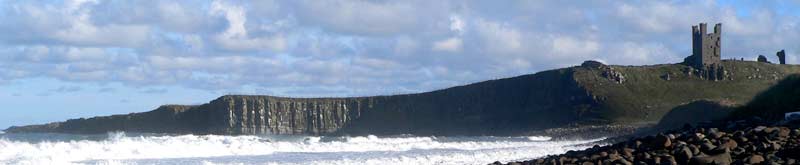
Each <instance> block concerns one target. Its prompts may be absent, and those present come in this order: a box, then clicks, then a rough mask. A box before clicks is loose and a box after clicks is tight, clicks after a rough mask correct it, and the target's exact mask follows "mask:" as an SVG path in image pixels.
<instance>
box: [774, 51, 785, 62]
mask: <svg viewBox="0 0 800 165" xmlns="http://www.w3.org/2000/svg"><path fill="white" fill-rule="evenodd" d="M776 55H777V56H778V61H779V62H780V64H786V51H785V50H781V51H778V53H777V54H776Z"/></svg>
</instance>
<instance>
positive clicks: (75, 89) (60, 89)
mask: <svg viewBox="0 0 800 165" xmlns="http://www.w3.org/2000/svg"><path fill="white" fill-rule="evenodd" d="M81 90H83V88H82V87H79V86H61V87H58V88H56V89H51V90H50V92H56V93H70V92H78V91H81Z"/></svg>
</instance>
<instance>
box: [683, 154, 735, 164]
mask: <svg viewBox="0 0 800 165" xmlns="http://www.w3.org/2000/svg"><path fill="white" fill-rule="evenodd" d="M732 162H733V160H732V159H731V154H730V153H728V152H724V153H720V154H716V155H699V156H695V157H693V158H692V159H691V160H690V161H689V164H731V163H732Z"/></svg>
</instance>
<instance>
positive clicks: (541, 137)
mask: <svg viewBox="0 0 800 165" xmlns="http://www.w3.org/2000/svg"><path fill="white" fill-rule="evenodd" d="M550 139H553V138H552V137H549V136H528V140H531V141H548V140H550Z"/></svg>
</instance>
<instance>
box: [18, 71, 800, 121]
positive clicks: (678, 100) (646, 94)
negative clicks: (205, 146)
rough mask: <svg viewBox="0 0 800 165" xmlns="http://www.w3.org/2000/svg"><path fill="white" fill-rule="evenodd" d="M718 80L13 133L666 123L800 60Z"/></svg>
mask: <svg viewBox="0 0 800 165" xmlns="http://www.w3.org/2000/svg"><path fill="white" fill-rule="evenodd" d="M723 63H724V65H725V66H726V68H727V69H729V71H728V72H730V77H729V78H728V79H726V80H720V81H710V80H704V79H703V78H701V77H698V76H696V75H693V71H692V69H690V67H687V66H685V65H680V64H670V65H655V66H606V65H602V64H593V63H587V64H585V65H584V66H578V67H570V68H564V69H556V70H549V71H543V72H539V73H536V74H531V75H523V76H518V77H512V78H505V79H498V80H490V81H485V82H480V83H475V84H470V85H465V86H457V87H452V88H447V89H443V90H437V91H432V92H425V93H418V94H406V95H393V96H373V97H350V98H284V97H273V96H246V95H228V96H222V97H220V98H217V99H215V100H213V101H211V102H209V103H207V104H202V105H196V106H180V105H167V106H161V107H159V108H158V109H156V110H153V111H149V112H143V113H132V114H128V115H114V116H106V117H94V118H89V119H72V120H67V121H64V122H56V123H50V124H44V125H32V126H22V127H11V128H9V129H7V130H6V132H9V133H18V132H60V133H105V132H108V131H131V132H153V133H195V134H312V135H328V134H381V135H385V134H417V135H499V134H525V133H527V132H531V131H536V130H543V129H549V128H557V127H562V126H565V125H573V126H574V125H606V124H642V123H649V124H652V123H656V122H658V120H659V119H661V117H662V116H664V114H666V113H667V112H668V111H669V110H671V109H673V108H675V107H677V106H679V105H683V104H686V103H689V102H692V101H695V100H717V101H721V100H724V101H727V102H733V103H744V102H747V101H749V99H751V98H752V97H753V96H755V95H756V94H757V93H758V92H760V91H762V90H764V89H766V88H767V87H769V86H771V85H773V84H775V82H777V80H778V79H780V78H782V77H784V76H786V75H788V74H790V73H799V72H800V67H798V66H794V65H775V64H766V63H757V62H744V61H723Z"/></svg>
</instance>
